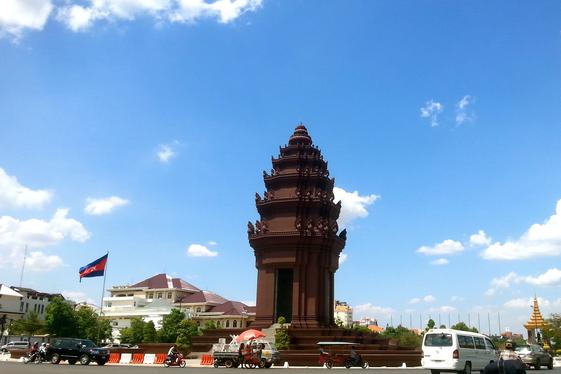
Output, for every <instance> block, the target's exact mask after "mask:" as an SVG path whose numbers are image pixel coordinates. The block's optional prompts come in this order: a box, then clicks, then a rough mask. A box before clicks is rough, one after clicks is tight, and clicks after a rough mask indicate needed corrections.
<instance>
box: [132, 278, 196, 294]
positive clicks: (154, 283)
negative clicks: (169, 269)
mask: <svg viewBox="0 0 561 374" xmlns="http://www.w3.org/2000/svg"><path fill="white" fill-rule="evenodd" d="M131 287H142V288H144V287H146V288H148V289H171V288H178V289H182V290H185V291H192V292H197V291H200V289H198V288H197V287H195V286H193V285H192V284H189V283H187V282H185V281H184V280H183V279H180V278H172V277H171V276H169V275H167V274H158V275H154V276H153V277H151V278H148V279H145V280H143V281H142V282H138V283H136V284H133V285H132V286H131Z"/></svg>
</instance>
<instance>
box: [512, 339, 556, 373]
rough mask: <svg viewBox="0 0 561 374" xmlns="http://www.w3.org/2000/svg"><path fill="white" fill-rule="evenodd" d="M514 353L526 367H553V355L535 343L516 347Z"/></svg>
mask: <svg viewBox="0 0 561 374" xmlns="http://www.w3.org/2000/svg"><path fill="white" fill-rule="evenodd" d="M516 353H518V356H519V357H520V359H521V360H522V362H524V363H525V364H526V366H528V367H531V366H533V367H534V368H535V369H536V370H539V369H540V368H541V367H542V366H547V368H548V369H550V370H551V369H553V357H551V355H550V354H549V353H547V352H546V351H545V350H544V349H543V348H542V347H540V346H539V345H537V344H530V345H523V346H519V347H516Z"/></svg>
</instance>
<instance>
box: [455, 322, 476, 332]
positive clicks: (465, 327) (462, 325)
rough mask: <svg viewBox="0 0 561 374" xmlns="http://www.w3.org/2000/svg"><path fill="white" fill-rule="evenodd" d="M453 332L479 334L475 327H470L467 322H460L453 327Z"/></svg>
mask: <svg viewBox="0 0 561 374" xmlns="http://www.w3.org/2000/svg"><path fill="white" fill-rule="evenodd" d="M451 328H452V329H453V330H460V331H471V332H479V331H477V329H476V328H475V327H469V326H468V325H466V324H465V322H458V323H456V324H455V325H452V327H451Z"/></svg>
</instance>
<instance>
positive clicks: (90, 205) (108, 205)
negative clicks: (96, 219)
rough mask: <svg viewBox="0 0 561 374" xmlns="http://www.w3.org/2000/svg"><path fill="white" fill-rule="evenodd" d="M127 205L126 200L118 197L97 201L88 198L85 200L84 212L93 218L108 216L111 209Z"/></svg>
mask: <svg viewBox="0 0 561 374" xmlns="http://www.w3.org/2000/svg"><path fill="white" fill-rule="evenodd" d="M128 203H129V201H128V200H126V199H123V198H121V197H119V196H110V197H103V198H99V199H94V198H91V197H88V198H87V199H86V207H85V208H84V212H86V213H87V214H90V215H94V216H99V215H102V214H109V213H111V212H112V211H113V209H115V208H117V207H119V206H123V205H127V204H128Z"/></svg>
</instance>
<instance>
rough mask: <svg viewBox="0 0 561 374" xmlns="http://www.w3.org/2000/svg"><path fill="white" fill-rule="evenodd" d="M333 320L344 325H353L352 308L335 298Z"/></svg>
mask: <svg viewBox="0 0 561 374" xmlns="http://www.w3.org/2000/svg"><path fill="white" fill-rule="evenodd" d="M334 317H335V322H336V323H337V324H339V323H340V324H341V325H343V326H344V327H351V326H352V325H353V308H352V307H351V306H350V305H348V304H347V303H346V302H344V301H339V300H335V316H334Z"/></svg>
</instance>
